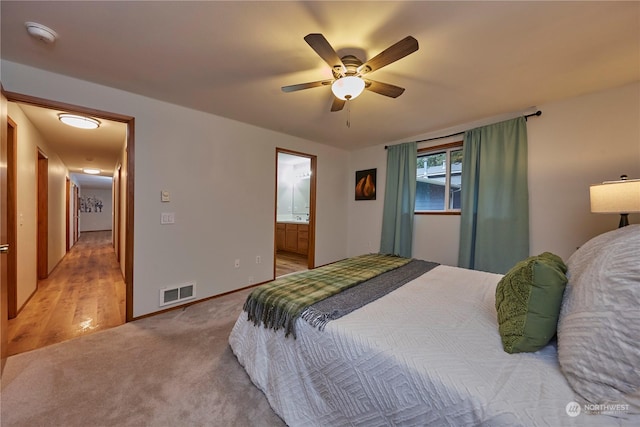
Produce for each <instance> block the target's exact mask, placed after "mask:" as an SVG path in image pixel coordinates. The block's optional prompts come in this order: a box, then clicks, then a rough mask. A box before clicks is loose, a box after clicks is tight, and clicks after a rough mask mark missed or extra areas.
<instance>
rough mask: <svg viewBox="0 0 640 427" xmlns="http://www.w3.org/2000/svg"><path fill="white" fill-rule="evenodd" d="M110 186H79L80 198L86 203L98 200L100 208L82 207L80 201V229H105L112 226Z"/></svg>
mask: <svg viewBox="0 0 640 427" xmlns="http://www.w3.org/2000/svg"><path fill="white" fill-rule="evenodd" d="M112 196H113V194H112V189H111V188H106V189H105V188H89V187H80V198H81V199H82V200H83V201H84V203H85V204H86V203H87V202H89V203H90V200H92V199H93V200H100V201H101V203H102V207H101V209H100V208H98V209H93V208H90V209H86V208H85V209H84V211H83V209H82V207H83V203H82V202H81V203H80V231H81V232H82V231H106V230H111V229H112V228H113V203H112Z"/></svg>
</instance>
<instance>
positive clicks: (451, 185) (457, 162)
mask: <svg viewBox="0 0 640 427" xmlns="http://www.w3.org/2000/svg"><path fill="white" fill-rule="evenodd" d="M461 188H462V141H460V142H454V143H451V144H446V145H440V146H437V147H432V148H428V149H421V150H418V164H417V173H416V206H415V211H416V213H460V189H461Z"/></svg>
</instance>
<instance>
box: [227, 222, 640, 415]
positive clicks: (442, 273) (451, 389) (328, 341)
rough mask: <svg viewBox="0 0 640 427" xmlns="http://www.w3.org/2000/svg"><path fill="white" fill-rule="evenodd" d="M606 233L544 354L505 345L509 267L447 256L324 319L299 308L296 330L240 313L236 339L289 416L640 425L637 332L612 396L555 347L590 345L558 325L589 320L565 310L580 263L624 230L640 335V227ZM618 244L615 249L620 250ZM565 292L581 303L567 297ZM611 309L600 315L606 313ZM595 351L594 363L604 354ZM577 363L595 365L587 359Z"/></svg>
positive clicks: (272, 399)
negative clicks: (456, 262) (474, 266)
mask: <svg viewBox="0 0 640 427" xmlns="http://www.w3.org/2000/svg"><path fill="white" fill-rule="evenodd" d="M609 234H610V233H607V237H606V238H600V239H599V240H598V238H595V239H594V241H596V242H589V243H588V244H585V245H584V247H583V248H584V249H583V248H581V249H580V251H579V252H581V253H582V254H583V255H582V256H576V255H575V254H574V256H572V258H571V260H570V261H569V262H568V263H567V265H568V266H569V272H568V273H567V277H568V278H569V279H568V282H569V283H568V285H567V290H566V291H565V292H564V300H563V301H562V307H561V310H562V311H561V312H560V313H558V316H559V318H560V321H559V322H558V338H557V339H556V338H552V339H551V340H550V341H549V342H548V343H547V344H546V345H544V346H543V347H542V348H541V349H540V350H538V351H535V352H519V353H511V354H509V353H507V352H506V351H505V349H504V348H503V345H504V342H503V340H502V339H501V333H500V332H499V328H498V324H497V321H496V319H497V311H496V289H497V287H499V286H500V283H501V282H504V280H503V279H504V278H505V277H506V276H502V275H498V274H492V273H486V272H479V271H472V270H467V269H462V268H457V267H451V266H445V265H437V266H434V267H433V268H430V269H429V270H428V271H426V272H425V273H423V274H421V275H419V276H418V277H416V278H414V279H412V280H409V281H408V282H407V283H405V284H403V285H401V286H399V287H397V288H395V289H394V290H392V291H390V292H388V293H385V294H384V295H382V296H379V297H377V298H376V299H375V300H373V301H371V302H368V303H367V304H366V305H363V306H362V307H359V308H357V309H354V310H353V311H350V312H348V313H346V314H344V315H342V316H341V317H338V318H335V319H332V320H330V321H326V322H323V323H322V325H321V326H318V325H317V324H314V323H313V322H310V321H308V320H305V319H304V318H303V317H302V316H300V317H297V318H295V319H294V320H293V328H294V330H293V331H292V330H287V329H286V328H273V327H265V325H264V324H261V323H260V322H256V319H255V318H254V319H251V318H250V316H249V315H248V313H247V312H245V311H243V312H242V313H241V314H240V316H239V317H238V320H237V322H236V324H235V326H234V328H233V330H232V332H231V335H230V337H229V344H230V346H231V349H232V351H233V353H234V354H235V355H236V357H237V359H238V361H239V363H240V364H241V365H242V366H243V367H244V369H245V370H246V372H247V373H248V375H249V377H250V378H251V380H252V382H253V383H254V384H255V385H256V386H257V387H258V388H259V389H260V390H262V391H263V392H264V394H265V395H266V397H267V399H268V401H269V403H270V405H271V406H272V408H273V409H274V411H275V412H276V413H277V414H278V415H279V416H280V417H281V418H282V419H283V420H284V421H285V422H286V423H287V424H288V425H289V426H343V425H349V426H351V425H362V426H386V425H402V426H429V425H434V426H469V425H486V426H560V425H579V426H589V425H594V426H596V425H597V426H602V425H640V416H639V415H638V411H637V406H636V404H637V402H638V400H637V397H638V384H640V383H639V382H636V379H635V377H634V375H637V374H638V372H637V368H638V366H640V349H639V348H638V341H637V340H636V341H635V343H633V342H632V343H631V346H632V347H631V348H626V350H630V352H629V351H627V352H626V353H630V354H626V355H625V356H624V357H626V358H627V359H624V358H623V359H624V360H614V361H607V362H606V363H611V364H618V365H620V366H617V365H616V366H617V368H620V369H622V370H623V373H624V375H623V376H624V377H626V380H625V381H627V382H628V384H626V386H627V389H624V387H623V386H618V387H617V390H616V391H617V392H619V393H621V394H619V395H616V396H614V397H615V399H610V398H607V399H599V400H595V401H594V399H593V398H591V399H590V400H589V394H588V393H586V396H587V397H586V398H585V393H582V391H583V390H582V389H581V388H580V387H579V386H576V384H579V380H580V379H578V380H576V378H574V377H573V376H572V375H575V372H573V371H572V365H571V363H569V362H564V364H563V366H561V359H562V358H559V356H558V346H559V344H560V347H561V353H562V354H563V355H571V354H572V351H574V352H575V351H581V350H580V348H578V349H577V350H576V348H573V347H571V346H570V345H569V344H567V345H569V347H568V348H566V349H564V350H563V349H562V342H563V335H562V334H561V333H560V332H561V328H562V327H564V326H565V325H563V321H564V318H567V319H568V320H567V321H566V322H568V323H567V325H568V326H567V328H568V331H569V333H571V334H573V335H574V338H575V336H578V335H579V333H576V330H580V325H578V326H576V325H573V324H571V319H570V317H571V314H572V313H569V312H567V310H569V309H571V308H572V307H575V306H576V305H580V304H581V303H582V302H584V301H585V300H588V299H589V298H586V299H585V298H584V296H583V295H582V294H580V292H578V291H577V290H576V289H578V287H577V285H576V284H574V283H572V275H571V267H572V265H573V266H574V267H575V270H576V274H575V275H574V276H575V280H576V281H577V280H582V278H583V277H586V278H589V277H593V271H591V270H589V269H590V268H596V267H597V266H598V265H599V263H598V262H593V260H590V259H583V258H588V257H593V254H592V253H593V252H594V247H595V248H596V249H598V248H599V249H602V248H603V247H605V248H609V247H612V246H616V244H617V243H616V242H617V241H618V240H621V236H622V237H623V238H624V239H623V240H625V239H626V240H625V242H624V243H622V244H617V246H618V247H621V248H622V249H620V250H619V251H618V252H620V253H621V252H623V250H624V252H625V253H627V252H630V253H631V255H629V256H626V255H623V256H622V257H623V258H624V257H627V258H628V262H627V263H626V264H624V266H623V268H625V269H626V268H630V269H631V271H630V272H628V273H627V272H625V274H624V275H623V276H624V277H623V279H624V280H626V281H627V282H629V281H630V282H631V285H633V286H635V288H637V290H634V291H633V292H635V294H634V296H633V298H638V300H637V301H635V302H634V301H631V302H630V304H631V305H630V310H631V311H633V310H634V309H635V314H632V315H630V316H627V317H626V318H625V319H623V320H624V322H626V325H627V326H629V327H631V332H630V333H631V334H632V338H633V337H635V338H638V331H640V328H638V329H635V330H634V328H635V327H636V326H640V323H633V322H636V321H640V314H638V310H639V309H638V307H640V305H639V304H636V303H638V302H640V295H637V294H640V269H639V268H640V267H637V265H638V264H640V263H638V261H637V260H638V259H640V226H637V227H636V226H634V227H631V228H630V229H629V230H628V233H626V234H625V233H621V232H619V231H616V232H612V234H614V235H615V236H614V237H611V236H609ZM627 236H631V238H628V237H627ZM599 237H600V236H599ZM616 239H617V240H616ZM612 240H614V241H615V242H614V243H612ZM630 247H631V249H632V250H630ZM595 252H597V254H600V253H601V252H603V250H600V251H599V252H598V250H595ZM618 252H616V253H615V254H613V255H608V256H607V259H608V260H610V259H611V256H617V258H620V256H621V255H620V253H618ZM603 262H604V263H605V264H607V262H605V261H603ZM628 266H630V267H628ZM616 268H621V267H620V265H619V264H616ZM508 274H509V273H508ZM508 274H507V275H508ZM366 283H367V282H364V284H362V283H360V284H358V285H356V286H354V287H362V286H366ZM636 285H638V286H636ZM635 288H634V289H635ZM595 291H596V292H603V291H602V289H596V290H595ZM625 292H627V294H626V295H627V296H629V294H628V290H625ZM567 294H569V295H570V296H571V297H572V298H574V297H575V300H576V301H577V302H576V301H573V300H572V299H570V300H569V301H567ZM331 298H334V296H331V297H329V298H327V300H329V301H330V299H331ZM633 298H631V299H632V300H633ZM634 304H635V308H634ZM599 313H600V312H599ZM636 314H638V316H636ZM603 316H604V315H603V314H602V313H600V314H598V316H597V317H598V318H599V319H600V321H602V319H603V318H604V317H603ZM577 317H578V318H584V317H585V316H584V315H582V316H577ZM636 317H637V318H636ZM629 322H632V323H631V324H630V323H629ZM554 327H555V325H554ZM576 327H577V328H578V329H575V328H576ZM572 328H573V329H572ZM605 332H606V331H605ZM592 335H593V334H592ZM619 338H620V337H619ZM623 341H624V342H625V345H628V344H629V340H626V339H623ZM609 345H610V344H609V343H607V346H609ZM634 346H635V347H634ZM583 352H584V351H583ZM623 353H625V352H623ZM612 357H618V356H612ZM594 358H595V359H596V361H595V362H593V361H591V362H587V364H588V363H595V364H596V365H597V363H601V362H602V361H600V360H599V359H601V357H594ZM636 362H638V363H636ZM580 363H582V369H583V370H584V369H588V368H585V366H584V363H585V362H584V360H581V361H580ZM630 364H631V365H630ZM607 366H610V365H607ZM591 368H593V369H594V370H595V369H597V366H595V365H594V366H591ZM600 370H601V371H607V373H608V371H609V369H608V368H607V369H600ZM612 370H615V369H612ZM574 371H575V369H574ZM627 371H629V372H627ZM571 372H573V374H571ZM567 375H569V376H567ZM629 378H630V379H629ZM600 380H602V378H600ZM629 387H630V388H629ZM576 388H577V390H578V392H576V390H575V389H576ZM598 396H603V395H602V394H600V395H598Z"/></svg>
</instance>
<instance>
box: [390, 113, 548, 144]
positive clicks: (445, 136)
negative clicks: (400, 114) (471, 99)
mask: <svg viewBox="0 0 640 427" xmlns="http://www.w3.org/2000/svg"><path fill="white" fill-rule="evenodd" d="M541 115H542V111H540V110H538V111H536V112H535V113H531V114H525V116H524V119H525V120H526V119H527V118H529V117H532V116H536V117H537V116H541ZM465 132H466V131H462V132H456V133H452V134H449V135H443V136H434V137H433V138H427V139H421V140H419V141H416V142H428V141H435V140H436V139H443V138H449V137H450V136H456V135H462V134H464V133H465ZM388 147H389V146H388V145H385V146H384V149H385V150H386V149H387V148H388Z"/></svg>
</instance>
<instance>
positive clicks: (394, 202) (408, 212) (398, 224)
mask: <svg viewBox="0 0 640 427" xmlns="http://www.w3.org/2000/svg"><path fill="white" fill-rule="evenodd" d="M417 154H418V152H417V144H416V143H415V142H407V143H404V144H398V145H393V146H390V147H388V148H387V180H386V185H385V191H384V211H383V213H382V236H381V238H380V253H383V254H393V255H400V256H403V257H411V247H412V238H413V212H414V209H415V201H416V167H417V166H416V165H417Z"/></svg>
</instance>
